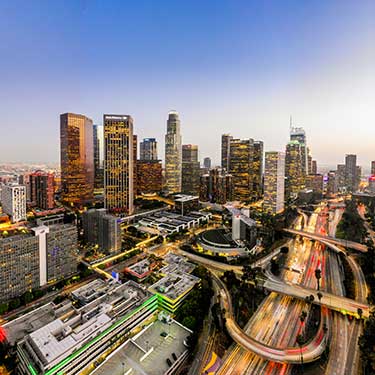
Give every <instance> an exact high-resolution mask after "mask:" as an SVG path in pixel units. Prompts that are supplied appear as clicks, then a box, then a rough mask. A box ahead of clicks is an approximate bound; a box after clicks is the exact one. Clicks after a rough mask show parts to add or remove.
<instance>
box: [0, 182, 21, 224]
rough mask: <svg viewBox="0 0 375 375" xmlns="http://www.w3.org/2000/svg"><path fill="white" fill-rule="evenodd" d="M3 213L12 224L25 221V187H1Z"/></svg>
mask: <svg viewBox="0 0 375 375" xmlns="http://www.w3.org/2000/svg"><path fill="white" fill-rule="evenodd" d="M1 204H2V207H3V212H4V213H6V214H7V215H9V216H10V219H11V221H12V223H17V222H19V221H23V220H26V187H25V186H24V185H3V186H2V189H1Z"/></svg>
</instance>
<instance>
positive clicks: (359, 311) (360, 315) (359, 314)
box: [357, 307, 363, 319]
mask: <svg viewBox="0 0 375 375" xmlns="http://www.w3.org/2000/svg"><path fill="white" fill-rule="evenodd" d="M357 313H358V316H359V319H362V315H363V310H362V309H361V308H360V307H358V309H357Z"/></svg>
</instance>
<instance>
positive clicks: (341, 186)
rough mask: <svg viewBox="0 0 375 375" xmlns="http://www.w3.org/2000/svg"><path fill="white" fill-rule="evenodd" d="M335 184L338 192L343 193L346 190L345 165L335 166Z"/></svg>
mask: <svg viewBox="0 0 375 375" xmlns="http://www.w3.org/2000/svg"><path fill="white" fill-rule="evenodd" d="M336 180H337V181H336V183H337V188H338V191H339V192H345V191H346V190H347V187H346V166H345V164H338V165H337V172H336Z"/></svg>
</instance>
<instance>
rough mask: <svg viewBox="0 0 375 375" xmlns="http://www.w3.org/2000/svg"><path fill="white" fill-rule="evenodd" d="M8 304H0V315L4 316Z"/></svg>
mask: <svg viewBox="0 0 375 375" xmlns="http://www.w3.org/2000/svg"><path fill="white" fill-rule="evenodd" d="M8 308H9V306H8V304H7V303H1V304H0V315H3V314H5V313H6V312H7V311H8Z"/></svg>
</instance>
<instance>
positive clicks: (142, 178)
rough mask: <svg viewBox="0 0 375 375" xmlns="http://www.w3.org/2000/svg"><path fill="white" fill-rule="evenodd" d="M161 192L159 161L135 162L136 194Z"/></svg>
mask: <svg viewBox="0 0 375 375" xmlns="http://www.w3.org/2000/svg"><path fill="white" fill-rule="evenodd" d="M162 190H163V174H162V165H161V161H160V160H138V161H137V194H149V193H159V192H161V191H162Z"/></svg>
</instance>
